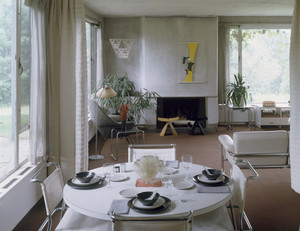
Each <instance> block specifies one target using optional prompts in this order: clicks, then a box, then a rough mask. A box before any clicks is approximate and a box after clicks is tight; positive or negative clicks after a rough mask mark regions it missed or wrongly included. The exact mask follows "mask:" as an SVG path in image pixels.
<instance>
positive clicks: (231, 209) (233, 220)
mask: <svg viewBox="0 0 300 231" xmlns="http://www.w3.org/2000/svg"><path fill="white" fill-rule="evenodd" d="M229 207H230V213H231V217H232V223H233V228H234V230H237V226H236V220H235V215H234V209H233V204H232V200H231V199H230V200H229Z"/></svg>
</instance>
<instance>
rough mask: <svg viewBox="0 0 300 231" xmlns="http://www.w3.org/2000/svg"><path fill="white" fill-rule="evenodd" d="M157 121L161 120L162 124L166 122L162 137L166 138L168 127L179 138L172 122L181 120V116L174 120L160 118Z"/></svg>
mask: <svg viewBox="0 0 300 231" xmlns="http://www.w3.org/2000/svg"><path fill="white" fill-rule="evenodd" d="M157 120H159V121H161V122H166V124H165V126H164V127H163V129H162V130H161V132H160V136H164V135H165V133H166V131H167V127H168V126H170V129H171V131H172V133H173V135H174V136H177V132H176V131H175V128H174V127H173V125H172V123H171V122H173V121H176V120H179V116H177V117H173V118H161V117H158V118H157Z"/></svg>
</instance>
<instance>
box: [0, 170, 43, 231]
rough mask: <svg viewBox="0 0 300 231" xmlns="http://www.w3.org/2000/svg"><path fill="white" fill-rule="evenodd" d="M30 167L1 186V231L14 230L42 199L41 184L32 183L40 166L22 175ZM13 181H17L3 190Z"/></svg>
mask: <svg viewBox="0 0 300 231" xmlns="http://www.w3.org/2000/svg"><path fill="white" fill-rule="evenodd" d="M28 166H29V165H25V166H23V167H22V168H20V169H19V170H18V171H16V172H15V173H14V174H13V175H12V176H11V177H9V178H8V179H6V180H5V181H3V182H2V183H1V184H0V192H1V194H0V231H9V230H12V229H13V228H14V227H15V226H16V225H17V224H18V223H19V222H20V221H21V220H22V219H23V217H24V216H25V215H26V214H27V213H28V212H29V210H30V209H31V208H32V207H33V206H34V205H35V204H36V203H37V201H38V200H39V199H40V198H41V197H42V193H41V187H40V184H37V183H35V184H34V183H30V178H31V177H32V175H33V174H34V173H35V172H36V171H37V169H39V167H40V165H37V166H30V169H29V170H28V171H27V172H26V173H25V174H24V175H20V173H21V172H22V171H23V170H24V169H25V168H26V167H28ZM11 179H16V181H15V182H14V183H13V184H12V185H11V186H9V187H8V188H7V189H3V187H2V186H5V185H6V184H7V183H8V182H9V181H10V180H11Z"/></svg>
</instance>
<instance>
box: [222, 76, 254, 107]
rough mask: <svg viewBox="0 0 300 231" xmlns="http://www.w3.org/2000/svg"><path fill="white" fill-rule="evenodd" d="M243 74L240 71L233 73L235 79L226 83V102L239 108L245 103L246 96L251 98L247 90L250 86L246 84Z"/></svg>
mask: <svg viewBox="0 0 300 231" xmlns="http://www.w3.org/2000/svg"><path fill="white" fill-rule="evenodd" d="M244 78H245V77H244V76H242V75H241V74H240V73H238V74H237V75H234V79H235V81H234V82H233V83H228V84H226V91H225V94H226V103H227V104H232V105H233V106H236V107H238V108H240V107H241V106H244V105H247V100H248V98H250V99H251V94H250V93H249V92H248V91H249V90H250V86H249V85H247V84H246V82H245V80H244Z"/></svg>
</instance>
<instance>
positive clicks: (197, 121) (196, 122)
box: [190, 117, 207, 135]
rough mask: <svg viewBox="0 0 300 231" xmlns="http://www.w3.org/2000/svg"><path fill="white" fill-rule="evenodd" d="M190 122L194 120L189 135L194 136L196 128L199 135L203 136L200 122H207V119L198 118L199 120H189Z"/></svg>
mask: <svg viewBox="0 0 300 231" xmlns="http://www.w3.org/2000/svg"><path fill="white" fill-rule="evenodd" d="M190 120H194V124H193V126H192V130H191V133H190V134H191V135H195V134H196V129H197V128H198V129H199V131H200V134H202V135H205V131H204V128H203V127H202V125H201V121H203V120H207V117H199V118H191V119H190Z"/></svg>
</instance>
